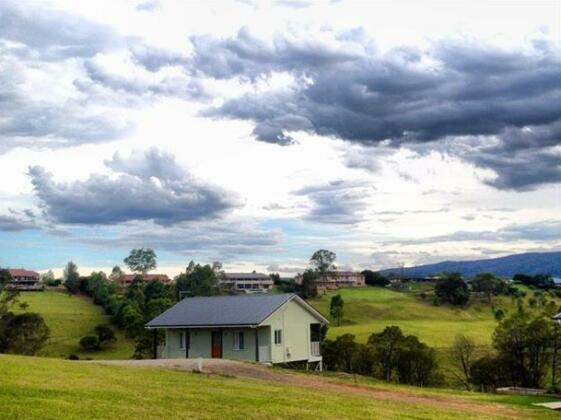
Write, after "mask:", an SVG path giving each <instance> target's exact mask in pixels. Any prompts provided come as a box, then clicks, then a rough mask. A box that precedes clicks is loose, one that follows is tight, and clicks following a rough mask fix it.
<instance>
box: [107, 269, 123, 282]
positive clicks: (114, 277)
mask: <svg viewBox="0 0 561 420" xmlns="http://www.w3.org/2000/svg"><path fill="white" fill-rule="evenodd" d="M122 275H123V270H121V267H119V266H118V265H116V266H115V267H113V269H112V270H111V274H109V280H111V281H113V282H115V281H118V280H119V279H120V278H121V276H122Z"/></svg>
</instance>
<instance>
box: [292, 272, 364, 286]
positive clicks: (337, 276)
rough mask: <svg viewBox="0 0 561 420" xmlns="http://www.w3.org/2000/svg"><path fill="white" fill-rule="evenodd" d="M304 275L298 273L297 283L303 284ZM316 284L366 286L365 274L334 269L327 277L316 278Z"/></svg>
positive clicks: (295, 279)
mask: <svg viewBox="0 0 561 420" xmlns="http://www.w3.org/2000/svg"><path fill="white" fill-rule="evenodd" d="M303 280H304V277H303V276H302V274H297V275H296V277H295V278H294V281H295V282H296V284H302V281H303ZM316 285H317V287H319V288H324V289H339V288H340V287H366V280H365V277H364V274H362V273H360V272H355V271H334V272H332V273H329V275H328V276H327V277H326V278H318V279H316Z"/></svg>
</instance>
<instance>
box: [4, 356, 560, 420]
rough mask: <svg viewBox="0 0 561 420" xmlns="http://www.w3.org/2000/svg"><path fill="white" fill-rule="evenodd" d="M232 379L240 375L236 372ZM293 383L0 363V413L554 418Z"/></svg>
mask: <svg viewBox="0 0 561 420" xmlns="http://www.w3.org/2000/svg"><path fill="white" fill-rule="evenodd" d="M234 373H235V372H234ZM284 376H285V377H288V378H291V377H292V378H293V379H292V380H291V382H292V383H284V382H282V381H276V380H270V379H268V380H262V379H254V378H248V377H236V376H234V375H230V374H221V375H218V374H214V375H207V374H195V373H191V372H180V371H173V370H166V369H162V368H147V367H144V368H137V367H122V366H104V365H98V364H93V363H87V362H73V361H67V360H56V359H46V358H36V357H22V356H7V355H0V378H2V380H1V381H0V406H2V417H3V418H10V419H19V418H21V419H57V420H58V419H82V418H88V419H90V418H91V419H105V418H111V419H125V418H126V419H131V418H142V419H157V418H201V419H210V418H228V419H248V418H249V419H257V418H259V419H267V418H270V419H273V418H274V419H277V418H293V419H296V418H297V419H308V418H309V419H317V418H325V419H331V418H333V419H334V418H337V419H342V418H365V419H366V418H403V419H409V418H410V419H435V418H438V419H455V418H459V417H464V418H480V419H492V418H497V419H499V418H503V419H506V418H509V419H516V418H518V419H533V418H535V419H538V418H539V419H546V418H555V416H556V414H555V413H554V412H553V411H548V410H546V409H543V408H536V407H532V406H531V405H530V403H531V402H534V401H544V399H540V398H536V397H512V396H497V395H485V394H475V393H455V394H454V393H452V392H450V391H439V390H428V389H412V388H409V387H399V386H391V385H387V384H384V385H377V384H370V383H367V382H365V383H361V384H360V385H359V386H355V385H353V384H352V383H351V382H349V381H348V380H346V381H345V380H342V379H338V378H334V377H328V378H326V377H318V376H316V375H304V374H296V373H292V374H290V375H288V374H284Z"/></svg>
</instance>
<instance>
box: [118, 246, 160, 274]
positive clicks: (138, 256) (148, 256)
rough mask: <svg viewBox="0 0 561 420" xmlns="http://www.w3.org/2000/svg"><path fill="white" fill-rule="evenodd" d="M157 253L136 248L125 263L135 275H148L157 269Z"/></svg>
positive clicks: (148, 249) (149, 249) (147, 249)
mask: <svg viewBox="0 0 561 420" xmlns="http://www.w3.org/2000/svg"><path fill="white" fill-rule="evenodd" d="M156 259H157V256H156V253H155V252H154V250H153V249H151V248H135V249H133V250H131V252H130V254H129V256H128V257H126V258H125V259H124V260H123V261H124V263H125V264H126V265H127V266H128V267H129V268H130V270H131V271H133V272H135V273H141V274H146V273H147V272H148V271H150V270H153V269H155V268H156Z"/></svg>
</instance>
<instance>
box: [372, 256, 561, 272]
mask: <svg viewBox="0 0 561 420" xmlns="http://www.w3.org/2000/svg"><path fill="white" fill-rule="evenodd" d="M443 271H449V272H458V273H461V274H462V275H463V276H466V277H472V276H474V275H476V274H477V273H483V272H489V273H494V274H495V275H497V276H500V277H509V278H511V277H512V276H514V275H515V274H517V273H524V274H531V275H534V274H538V273H546V274H551V275H552V276H556V277H561V252H528V253H525V254H516V255H508V256H506V257H500V258H490V259H485V260H471V261H443V262H440V263H436V264H427V265H419V266H416V267H406V268H403V269H401V268H391V269H387V270H382V273H386V274H389V273H395V274H401V273H403V274H404V275H406V276H412V277H424V276H431V275H434V274H438V273H442V272H443Z"/></svg>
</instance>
